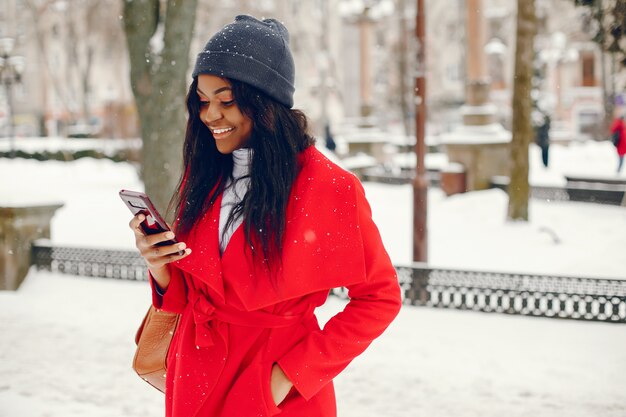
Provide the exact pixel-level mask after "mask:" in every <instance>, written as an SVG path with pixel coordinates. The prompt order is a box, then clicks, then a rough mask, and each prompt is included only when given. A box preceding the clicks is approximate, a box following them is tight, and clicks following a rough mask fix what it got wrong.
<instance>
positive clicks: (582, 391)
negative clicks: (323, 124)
mask: <svg viewBox="0 0 626 417" xmlns="http://www.w3.org/2000/svg"><path fill="white" fill-rule="evenodd" d="M148 303H149V294H148V285H147V283H145V282H124V281H114V280H106V279H98V278H82V277H72V276H63V275H56V274H50V273H45V272H35V271H31V274H30V275H29V277H28V278H27V280H26V281H25V283H24V284H23V285H22V287H21V289H20V290H19V291H18V292H15V293H11V292H0V334H2V338H1V339H0V417H16V416H19V417H44V416H45V417H85V416H89V417H158V416H162V415H163V397H162V395H161V394H160V393H159V392H157V391H156V390H154V389H153V388H152V387H150V386H148V385H147V384H146V383H144V382H143V381H142V380H141V379H140V378H139V377H137V376H136V375H135V374H134V373H133V372H132V370H131V368H130V363H131V360H132V355H133V348H134V346H133V337H134V332H135V329H136V327H137V326H138V324H139V322H140V321H141V318H142V317H143V314H144V313H145V309H146V308H147V306H148ZM343 305H344V302H343V301H340V300H338V299H335V298H331V299H329V301H328V302H327V304H326V305H325V306H324V307H323V308H322V309H320V310H318V315H319V316H320V318H321V322H325V321H326V320H327V319H328V318H329V317H330V316H331V315H332V314H334V313H335V312H336V311H338V310H340V309H342V308H343ZM625 345H626V332H624V329H623V327H622V326H620V325H614V324H602V323H585V322H576V321H569V320H556V319H539V318H529V317H518V316H506V315H500V314H487V313H474V312H466V311H452V310H438V309H429V308H419V307H412V306H404V307H403V308H402V311H401V312H400V315H399V316H398V318H397V319H396V321H394V322H393V323H392V325H391V327H390V328H389V329H388V330H387V332H386V333H385V334H384V335H383V336H382V337H381V338H379V339H378V340H376V341H375V342H374V344H373V345H372V346H371V347H370V348H369V349H368V350H367V351H366V352H365V353H364V354H363V355H362V356H360V357H359V358H357V359H356V360H355V361H354V362H353V363H352V364H351V365H350V366H349V367H348V368H347V369H346V371H345V372H344V373H342V374H341V375H340V376H339V377H337V378H336V381H335V383H336V390H337V397H338V408H339V416H340V417H374V416H381V415H384V416H388V417H411V416H429V417H448V416H449V417H457V416H464V417H474V416H475V417H491V416H493V417H500V416H511V417H517V416H519V417H522V416H533V417H552V416H568V417H579V416H580V417H596V416H603V417H623V416H624V415H626V396H625V394H624V393H625V392H626V379H625V378H624V375H626V350H625V349H624V348H623V347H624V346H625Z"/></svg>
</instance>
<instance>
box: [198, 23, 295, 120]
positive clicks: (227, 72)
mask: <svg viewBox="0 0 626 417" xmlns="http://www.w3.org/2000/svg"><path fill="white" fill-rule="evenodd" d="M198 74H212V75H217V76H219V77H226V78H230V79H233V80H238V81H243V82H244V83H247V84H250V85H252V86H254V87H256V88H258V89H259V90H261V91H263V92H265V93H266V94H267V95H269V96H270V97H272V98H274V99H275V100H277V101H278V102H280V103H283V104H284V105H286V106H287V107H289V108H291V107H293V92H294V90H295V88H294V79H295V69H294V63H293V57H292V56H291V51H290V50H289V32H288V31H287V28H286V27H285V26H284V25H283V24H282V23H280V22H279V21H278V20H275V19H264V20H258V19H255V18H254V17H252V16H244V15H240V16H237V17H236V18H235V21H234V22H233V23H230V24H228V25H226V26H224V27H223V28H222V30H220V31H219V32H217V33H216V34H215V35H213V37H212V38H211V39H209V41H208V42H207V44H206V46H205V47H204V49H203V50H202V52H200V53H199V54H198V58H197V59H196V66H195V68H194V70H193V76H194V77H196V76H198Z"/></svg>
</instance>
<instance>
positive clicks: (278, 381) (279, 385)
mask: <svg viewBox="0 0 626 417" xmlns="http://www.w3.org/2000/svg"><path fill="white" fill-rule="evenodd" d="M291 387H293V384H292V383H291V381H290V380H289V378H287V375H285V373H284V372H283V370H282V369H281V368H280V366H278V364H277V363H275V364H274V366H272V376H271V378H270V388H271V390H272V398H273V399H274V404H276V405H279V404H280V403H282V402H283V401H284V400H285V397H287V394H289V391H290V390H291Z"/></svg>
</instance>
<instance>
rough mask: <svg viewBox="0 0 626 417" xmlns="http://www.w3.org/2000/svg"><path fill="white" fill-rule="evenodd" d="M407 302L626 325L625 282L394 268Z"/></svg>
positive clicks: (410, 267) (419, 267) (416, 266)
mask: <svg viewBox="0 0 626 417" xmlns="http://www.w3.org/2000/svg"><path fill="white" fill-rule="evenodd" d="M396 270H397V271H398V277H399V280H400V284H401V286H402V288H403V289H404V292H405V296H406V300H407V302H408V303H410V304H413V305H419V306H428V307H441V308H454V309H461V310H474V311H483V312H496V313H506V314H519V315H525V316H537V317H552V318H567V319H577V320H591V321H603V322H611V323H626V280H619V279H597V278H576V277H565V276H550V275H531V274H510V273H500V272H487V271H461V270H454V269H436V268H429V267H427V266H425V265H419V264H416V265H412V266H398V267H396Z"/></svg>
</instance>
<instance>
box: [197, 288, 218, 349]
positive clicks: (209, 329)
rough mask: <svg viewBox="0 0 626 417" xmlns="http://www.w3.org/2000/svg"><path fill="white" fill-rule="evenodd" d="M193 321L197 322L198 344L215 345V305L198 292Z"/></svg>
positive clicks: (203, 345) (202, 345)
mask: <svg viewBox="0 0 626 417" xmlns="http://www.w3.org/2000/svg"><path fill="white" fill-rule="evenodd" d="M192 306H193V308H192V309H193V321H194V322H195V323H196V345H197V346H198V347H209V346H213V344H214V340H213V334H214V333H215V331H216V328H215V326H216V323H215V306H214V305H213V304H211V302H210V301H209V300H208V299H207V298H206V297H205V296H203V295H202V294H196V295H195V297H194V300H193V302H192Z"/></svg>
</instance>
